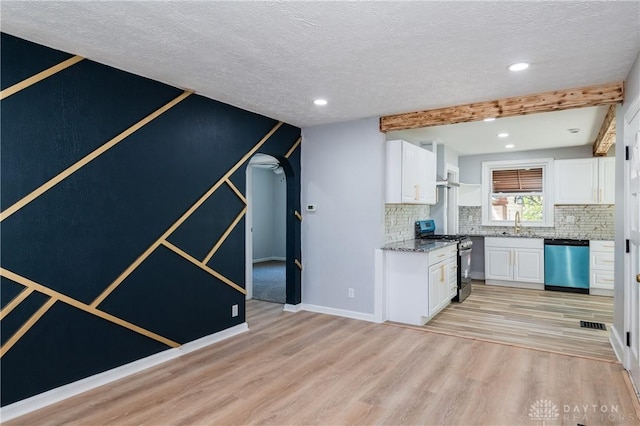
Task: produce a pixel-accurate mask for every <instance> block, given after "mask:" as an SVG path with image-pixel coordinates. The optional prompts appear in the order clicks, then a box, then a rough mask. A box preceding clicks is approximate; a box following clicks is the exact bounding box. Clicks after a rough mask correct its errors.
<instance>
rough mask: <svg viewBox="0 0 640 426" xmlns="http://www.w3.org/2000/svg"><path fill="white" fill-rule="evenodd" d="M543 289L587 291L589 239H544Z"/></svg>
mask: <svg viewBox="0 0 640 426" xmlns="http://www.w3.org/2000/svg"><path fill="white" fill-rule="evenodd" d="M544 289H545V290H554V291H568V292H572V293H587V294H588V293H589V240H568V239H556V238H554V239H546V240H544Z"/></svg>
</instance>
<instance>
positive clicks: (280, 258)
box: [253, 256, 287, 263]
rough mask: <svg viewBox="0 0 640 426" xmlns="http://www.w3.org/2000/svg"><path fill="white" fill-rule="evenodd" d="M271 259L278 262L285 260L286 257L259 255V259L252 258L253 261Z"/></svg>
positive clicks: (260, 261)
mask: <svg viewBox="0 0 640 426" xmlns="http://www.w3.org/2000/svg"><path fill="white" fill-rule="evenodd" d="M273 260H276V261H279V262H285V261H286V260H287V258H286V257H279V256H270V257H261V258H259V259H253V263H262V262H271V261H273Z"/></svg>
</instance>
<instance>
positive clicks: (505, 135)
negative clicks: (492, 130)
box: [498, 133, 509, 138]
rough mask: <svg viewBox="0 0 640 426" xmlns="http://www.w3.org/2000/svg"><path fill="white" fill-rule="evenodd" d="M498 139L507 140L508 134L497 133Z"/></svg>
mask: <svg viewBox="0 0 640 426" xmlns="http://www.w3.org/2000/svg"><path fill="white" fill-rule="evenodd" d="M498 137H499V138H508V137H509V133H498Z"/></svg>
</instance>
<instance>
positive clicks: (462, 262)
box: [415, 219, 473, 302]
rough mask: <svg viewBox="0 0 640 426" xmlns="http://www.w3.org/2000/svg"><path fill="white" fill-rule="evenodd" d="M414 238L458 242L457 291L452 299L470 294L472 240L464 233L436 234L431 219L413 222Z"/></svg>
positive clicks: (457, 299)
mask: <svg viewBox="0 0 640 426" xmlns="http://www.w3.org/2000/svg"><path fill="white" fill-rule="evenodd" d="M415 230H416V232H415V238H416V239H428V240H436V241H438V240H439V241H457V242H458V292H457V294H456V297H454V298H453V299H452V300H453V301H454V302H462V301H463V300H464V299H466V298H467V297H469V295H470V294H471V247H472V246H473V241H471V238H469V237H468V236H466V235H444V234H436V233H435V230H436V224H435V221H434V220H433V219H426V220H418V221H416V224H415Z"/></svg>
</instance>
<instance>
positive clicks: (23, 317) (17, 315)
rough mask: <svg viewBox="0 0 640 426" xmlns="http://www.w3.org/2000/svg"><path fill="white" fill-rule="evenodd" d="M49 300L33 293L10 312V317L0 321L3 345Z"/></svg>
mask: <svg viewBox="0 0 640 426" xmlns="http://www.w3.org/2000/svg"><path fill="white" fill-rule="evenodd" d="M47 300H49V297H48V296H46V295H44V294H42V293H36V292H33V293H31V294H30V295H29V296H27V298H26V299H25V300H24V301H22V302H21V303H20V304H19V305H18V307H17V308H15V309H14V310H12V311H11V312H9V315H7V316H6V317H4V318H3V319H2V321H0V340H1V341H2V344H3V345H4V344H5V343H6V342H7V340H9V338H10V337H11V336H12V335H13V334H14V333H15V332H16V331H18V329H19V328H20V327H22V324H24V323H25V322H27V320H28V319H29V318H30V317H31V316H32V315H33V314H35V313H36V311H37V310H38V309H40V307H41V306H42V305H44V304H45V302H47Z"/></svg>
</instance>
